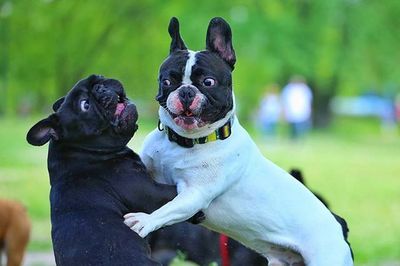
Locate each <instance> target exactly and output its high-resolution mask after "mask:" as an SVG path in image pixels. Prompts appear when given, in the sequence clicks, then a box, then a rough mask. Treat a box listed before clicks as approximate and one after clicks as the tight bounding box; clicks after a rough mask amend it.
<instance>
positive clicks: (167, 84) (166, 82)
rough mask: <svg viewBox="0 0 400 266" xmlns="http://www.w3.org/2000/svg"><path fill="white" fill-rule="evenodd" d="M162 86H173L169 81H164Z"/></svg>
mask: <svg viewBox="0 0 400 266" xmlns="http://www.w3.org/2000/svg"><path fill="white" fill-rule="evenodd" d="M162 84H163V86H166V87H168V86H171V81H170V80H169V79H164V80H163V81H162Z"/></svg>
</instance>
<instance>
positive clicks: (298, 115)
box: [281, 76, 313, 139]
mask: <svg viewBox="0 0 400 266" xmlns="http://www.w3.org/2000/svg"><path fill="white" fill-rule="evenodd" d="M281 100H282V106H283V112H284V116H285V119H286V121H287V122H288V124H289V126H290V136H291V137H292V138H293V139H297V138H298V137H300V136H301V135H303V134H305V133H306V132H307V131H308V130H309V128H310V126H311V114H312V100H313V95H312V92H311V89H310V88H309V87H308V86H307V84H306V83H305V81H304V78H303V77H301V76H294V77H293V78H291V80H290V82H289V83H288V84H287V85H286V86H285V87H284V88H283V90H282V94H281Z"/></svg>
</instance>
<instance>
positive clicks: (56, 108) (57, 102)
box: [53, 96, 65, 112]
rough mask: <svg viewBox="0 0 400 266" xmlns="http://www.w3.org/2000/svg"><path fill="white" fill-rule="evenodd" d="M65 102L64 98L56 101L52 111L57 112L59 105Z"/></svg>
mask: <svg viewBox="0 0 400 266" xmlns="http://www.w3.org/2000/svg"><path fill="white" fill-rule="evenodd" d="M64 100H65V96H64V97H61V98H60V99H58V100H57V101H56V102H55V103H54V104H53V111H54V112H57V111H58V109H59V108H60V106H61V104H62V103H63V102H64Z"/></svg>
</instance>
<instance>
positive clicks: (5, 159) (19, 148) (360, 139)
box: [0, 118, 400, 265]
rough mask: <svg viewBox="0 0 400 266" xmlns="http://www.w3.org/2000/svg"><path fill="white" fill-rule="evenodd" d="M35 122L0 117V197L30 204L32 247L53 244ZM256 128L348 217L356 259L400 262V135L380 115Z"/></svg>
mask: <svg viewBox="0 0 400 266" xmlns="http://www.w3.org/2000/svg"><path fill="white" fill-rule="evenodd" d="M36 121H37V120H35V119H32V118H30V119H20V118H18V119H11V118H7V119H5V118H2V119H0V128H1V130H0V196H1V197H6V198H14V199H18V200H20V201H22V202H23V203H24V204H25V205H26V207H27V209H28V211H29V214H30V217H31V219H32V223H33V232H32V237H31V242H30V245H29V250H35V251H36V250H50V249H51V242H50V222H49V200H48V194H49V181H48V174H47V166H46V156H47V146H43V147H33V146H30V145H29V144H27V143H26V141H25V135H26V132H27V131H28V129H29V128H30V126H32V125H33V123H34V122H36ZM139 123H140V121H139ZM152 124H153V123H149V122H145V123H140V129H139V131H138V133H137V135H136V136H135V138H134V140H133V141H132V142H131V143H130V146H131V147H133V148H134V149H136V150H139V149H140V146H141V143H142V141H143V138H144V136H145V135H146V133H147V132H148V131H149V130H150V129H151V128H152ZM283 131H284V130H283ZM250 132H251V134H252V135H253V136H254V138H255V139H256V141H257V143H258V144H259V147H260V149H261V151H262V152H263V154H264V155H265V156H266V157H268V158H269V159H270V160H272V161H273V162H275V163H276V164H278V165H280V166H281V167H283V168H284V169H290V168H292V167H297V168H300V169H301V170H302V171H303V173H304V175H305V178H306V182H307V184H308V185H309V187H310V188H311V189H312V190H315V191H317V192H318V193H320V194H322V195H323V196H324V197H325V198H326V199H327V200H328V201H329V203H330V205H331V208H332V210H333V211H334V212H336V213H337V214H339V215H341V216H343V217H345V218H346V220H347V222H348V224H349V227H350V242H351V244H352V247H353V250H354V252H355V257H356V265H365V263H368V265H381V262H383V261H400V178H399V173H400V139H399V136H398V134H397V135H393V134H381V132H380V128H379V123H378V122H377V121H374V120H360V119H339V120H337V121H336V122H335V123H334V124H333V126H332V128H331V130H329V131H328V130H320V131H314V132H313V133H312V134H311V135H309V136H308V137H307V138H306V139H304V140H303V141H301V142H291V141H288V140H287V139H285V138H283V137H282V136H280V137H279V138H276V139H270V138H264V137H263V136H261V135H260V134H258V133H257V132H256V131H255V130H250ZM266 208H267V206H266ZM178 265H180V263H178Z"/></svg>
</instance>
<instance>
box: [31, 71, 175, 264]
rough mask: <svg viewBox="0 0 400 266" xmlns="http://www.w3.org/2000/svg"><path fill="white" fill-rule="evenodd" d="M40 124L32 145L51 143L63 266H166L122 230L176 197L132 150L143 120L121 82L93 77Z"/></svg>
mask: <svg viewBox="0 0 400 266" xmlns="http://www.w3.org/2000/svg"><path fill="white" fill-rule="evenodd" d="M53 109H54V111H55V113H53V114H51V115H50V116H49V117H47V118H45V119H43V120H41V121H39V122H38V123H37V124H35V125H34V126H33V127H32V128H31V129H30V130H29V132H28V134H27V140H28V142H29V143H30V144H32V145H36V146H40V145H43V144H45V143H47V142H48V141H50V146H49V153H48V170H49V175H50V184H51V191H50V204H51V223H52V241H53V249H54V255H55V259H56V263H57V265H68V266H70V265H159V264H158V263H156V262H155V261H154V260H152V259H151V258H150V250H149V247H148V245H147V243H146V241H145V240H143V239H142V238H141V237H139V236H138V235H137V234H136V233H135V232H133V231H132V230H130V229H129V227H127V226H126V225H125V224H124V223H123V215H124V214H126V213H128V212H132V211H143V212H147V213H149V212H152V211H154V210H156V209H157V208H159V207H161V206H162V205H164V204H165V203H167V202H168V201H170V200H172V199H173V198H174V197H175V196H176V188H175V186H168V185H160V184H157V183H155V182H154V181H153V180H152V179H151V177H150V176H149V175H148V174H147V172H146V169H145V166H144V165H143V163H142V161H141V160H140V158H139V156H138V155H137V154H136V153H134V152H133V151H132V150H130V149H129V148H128V147H127V146H126V144H127V143H128V141H129V140H130V139H131V138H132V136H133V135H134V133H135V131H136V130H137V128H138V126H137V124H136V122H137V119H138V113H137V111H136V107H135V105H134V104H133V103H131V102H130V101H129V100H128V99H127V97H126V95H125V92H124V89H123V87H122V85H121V83H120V82H119V81H117V80H115V79H108V78H104V77H102V76H97V75H91V76H89V77H88V78H86V79H83V80H81V81H79V82H78V83H77V84H76V85H75V86H74V87H73V88H72V90H71V91H70V92H69V93H68V94H67V95H66V96H65V97H63V98H61V99H59V100H58V101H57V102H56V103H55V104H54V105H53Z"/></svg>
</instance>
